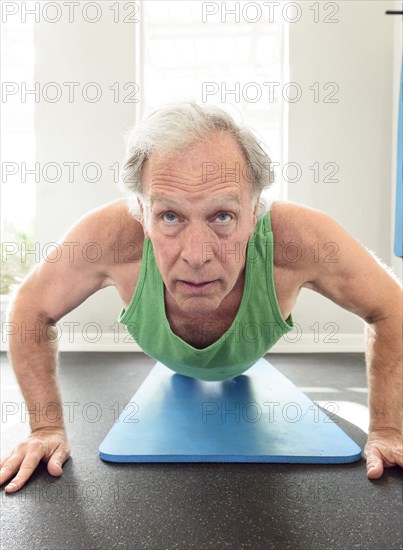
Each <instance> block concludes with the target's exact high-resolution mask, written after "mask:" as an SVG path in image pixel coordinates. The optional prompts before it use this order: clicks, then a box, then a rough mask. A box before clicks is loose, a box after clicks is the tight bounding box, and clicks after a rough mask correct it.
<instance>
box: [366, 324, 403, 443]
mask: <svg viewBox="0 0 403 550" xmlns="http://www.w3.org/2000/svg"><path fill="white" fill-rule="evenodd" d="M365 333H366V352H365V358H366V364H367V378H368V407H369V415H370V425H369V431H374V430H381V429H385V428H393V429H397V430H399V433H400V432H401V431H402V427H403V426H402V402H403V396H402V391H403V387H402V386H403V384H402V377H403V368H402V359H403V357H402V320H401V316H395V317H390V318H389V319H385V320H383V321H380V322H378V323H376V324H372V325H368V324H367V325H366V330H365Z"/></svg>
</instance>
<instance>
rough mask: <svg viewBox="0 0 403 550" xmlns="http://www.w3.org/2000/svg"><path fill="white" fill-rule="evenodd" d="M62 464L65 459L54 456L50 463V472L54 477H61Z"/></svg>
mask: <svg viewBox="0 0 403 550" xmlns="http://www.w3.org/2000/svg"><path fill="white" fill-rule="evenodd" d="M62 464H63V458H62V457H61V456H57V455H53V456H52V458H50V459H49V462H48V472H49V473H50V474H51V475H52V476H61V475H62V473H63V469H62Z"/></svg>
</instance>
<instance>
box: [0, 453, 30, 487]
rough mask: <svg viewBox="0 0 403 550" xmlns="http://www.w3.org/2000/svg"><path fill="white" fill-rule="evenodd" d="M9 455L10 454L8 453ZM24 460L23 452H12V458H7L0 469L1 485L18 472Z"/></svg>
mask: <svg viewBox="0 0 403 550" xmlns="http://www.w3.org/2000/svg"><path fill="white" fill-rule="evenodd" d="M10 456H11V455H10ZM23 460H24V455H23V453H19V454H17V453H12V458H10V459H9V460H7V461H6V462H5V463H4V465H3V466H2V467H1V470H0V485H3V483H4V482H5V481H7V480H8V479H9V478H10V477H11V476H13V475H14V474H15V473H16V472H18V468H19V467H20V465H21V463H22V461H23Z"/></svg>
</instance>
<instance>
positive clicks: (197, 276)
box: [0, 103, 403, 492]
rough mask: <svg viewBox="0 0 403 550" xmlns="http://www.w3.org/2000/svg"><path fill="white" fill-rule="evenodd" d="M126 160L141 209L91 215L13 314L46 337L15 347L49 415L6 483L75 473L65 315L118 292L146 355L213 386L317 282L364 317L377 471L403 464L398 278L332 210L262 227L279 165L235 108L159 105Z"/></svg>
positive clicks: (285, 214) (33, 422) (283, 213)
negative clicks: (64, 366) (60, 369)
mask: <svg viewBox="0 0 403 550" xmlns="http://www.w3.org/2000/svg"><path fill="white" fill-rule="evenodd" d="M127 156H128V160H127V163H126V165H125V169H124V171H123V174H122V176H123V177H122V184H121V186H122V187H123V189H124V190H125V192H127V194H128V202H126V201H125V200H118V201H114V202H113V203H111V204H108V205H106V206H104V207H102V208H98V209H96V210H94V211H92V212H90V213H89V214H87V215H86V216H84V217H83V218H81V219H80V220H79V221H78V222H77V223H76V224H75V225H74V226H73V227H72V228H71V229H70V230H69V232H68V233H67V234H66V235H65V237H64V239H63V242H66V243H67V242H75V243H77V242H78V243H80V246H79V247H78V249H77V250H76V253H75V255H74V261H71V260H70V258H63V257H62V258H61V260H60V261H58V262H53V263H52V262H43V263H42V264H41V265H39V266H38V267H37V268H36V269H35V270H34V271H33V272H32V273H31V274H30V275H29V277H28V278H27V279H26V280H25V281H24V283H23V284H22V286H21V287H20V289H19V291H18V293H17V294H16V296H15V298H14V300H13V303H12V306H11V308H10V312H9V320H10V322H14V323H22V322H24V323H25V325H26V329H27V331H29V330H30V329H31V330H32V328H33V327H34V326H35V325H36V326H37V325H38V324H39V327H40V329H41V330H40V331H38V333H39V335H40V336H39V338H38V334H35V332H34V331H32V332H31V333H29V332H28V336H27V338H26V340H25V341H24V342H22V341H19V338H18V336H11V337H10V351H9V355H10V360H11V362H12V364H13V367H14V369H15V372H16V376H17V380H18V382H19V384H20V386H21V390H22V393H23V395H24V398H25V401H26V403H27V406H28V409H29V410H33V411H35V404H36V403H39V404H40V405H41V407H40V408H39V411H40V413H39V414H38V409H36V411H35V412H36V414H34V413H33V414H32V415H31V417H30V427H31V432H32V433H31V435H30V436H29V438H28V439H27V440H26V441H24V442H22V443H20V444H19V445H18V446H17V447H16V448H15V449H14V450H13V452H12V453H11V455H9V456H8V457H5V458H4V459H3V460H2V462H1V466H2V469H1V477H0V483H4V482H5V481H7V480H9V479H10V478H13V479H12V483H13V485H11V484H10V485H11V486H10V485H8V487H9V488H8V489H7V487H6V490H7V491H10V492H12V491H16V490H18V489H20V488H21V487H22V486H23V485H24V483H25V482H26V480H27V479H28V478H29V477H30V475H31V474H32V472H33V471H34V470H35V468H36V466H37V464H38V463H39V461H40V460H41V459H42V460H44V461H46V462H48V471H49V473H50V474H52V475H55V476H59V475H61V474H62V467H61V466H62V464H63V463H64V462H65V461H66V460H67V458H68V457H69V454H70V448H69V443H68V439H67V433H66V429H65V425H64V421H63V415H62V403H61V395H60V390H59V386H58V382H57V378H56V368H57V346H56V343H55V341H53V342H52V334H53V333H54V332H55V324H56V323H57V321H59V320H60V319H61V318H62V317H63V316H64V315H66V314H67V313H68V312H69V311H71V310H73V309H74V308H75V307H77V306H78V305H79V304H81V303H82V302H83V301H84V300H85V299H86V298H87V297H89V296H90V295H91V294H93V293H94V292H96V291H97V290H100V289H102V288H104V287H106V286H109V285H114V286H115V287H116V288H117V290H118V292H119V294H120V297H121V299H122V302H123V303H124V306H125V307H124V308H123V310H122V312H121V315H120V317H119V320H120V321H121V322H124V323H125V324H126V325H127V328H128V330H129V331H130V332H131V333H132V334H133V336H134V337H135V339H136V340H137V341H138V343H139V345H140V346H141V347H142V349H144V351H145V352H146V353H148V354H149V355H150V356H151V357H155V358H156V359H158V360H161V361H162V362H164V363H165V364H166V365H167V366H169V367H170V368H172V369H173V370H176V371H177V372H181V373H182V374H185V375H188V376H194V377H196V378H202V379H206V380H220V379H226V378H231V377H233V376H236V375H238V374H240V373H241V372H243V371H245V370H246V369H247V368H249V367H250V366H251V365H252V364H253V363H254V362H255V361H256V360H257V359H258V358H259V356H260V357H261V356H262V355H263V354H264V353H265V352H266V351H267V350H268V349H269V347H271V346H272V345H273V344H274V343H275V341H276V340H278V339H279V338H280V337H281V335H282V334H283V333H284V332H285V331H288V330H291V328H292V326H293V322H292V317H291V310H292V308H293V306H294V304H295V302H296V300H297V297H298V295H299V292H300V291H301V288H303V287H306V288H310V289H312V290H314V291H316V292H319V293H320V294H323V295H324V296H326V297H328V298H329V299H331V300H333V301H334V302H335V303H337V304H339V305H340V306H341V307H343V308H345V309H347V310H348V311H352V312H354V313H355V314H356V315H358V316H360V317H361V318H362V319H363V320H364V321H365V327H366V335H367V351H366V359H367V371H368V385H369V395H368V403H369V409H370V426H369V434H368V441H367V444H366V446H365V449H364V455H365V457H366V459H367V470H368V473H367V475H368V478H370V479H373V478H379V477H380V476H381V475H382V473H383V470H384V467H390V466H394V465H399V466H401V467H403V456H402V453H403V438H402V344H401V328H402V314H401V301H402V289H401V286H400V284H399V282H398V281H397V280H396V278H395V277H394V276H393V275H392V274H390V273H389V272H388V270H387V269H385V268H384V266H383V265H382V264H381V263H380V262H379V261H377V260H376V259H375V258H374V257H373V256H372V255H371V254H370V253H369V252H368V251H367V250H366V249H365V248H363V247H362V246H361V245H360V244H359V243H358V242H357V241H356V240H355V239H354V238H353V237H351V236H350V235H349V234H348V233H347V232H346V231H345V230H344V229H343V228H342V227H341V226H340V225H339V224H338V223H337V222H336V221H335V220H333V219H332V218H331V217H330V216H327V215H326V214H323V213H321V212H318V211H316V210H313V209H310V208H306V207H302V206H299V205H296V204H292V203H285V202H277V203H274V204H273V205H272V208H271V209H270V210H269V211H268V212H266V213H263V215H261V216H260V219H259V220H258V211H259V210H258V209H259V199H260V194H261V192H262V190H263V189H264V188H265V187H268V182H269V181H270V158H269V157H268V156H267V154H266V153H265V152H264V150H263V149H262V148H261V146H260V144H259V142H258V141H257V140H256V138H255V136H254V135H253V133H252V132H251V131H250V130H248V129H247V128H244V127H241V126H239V125H236V124H235V123H234V121H233V120H232V119H231V118H230V117H229V116H228V115H227V114H226V113H225V112H223V111H221V110H220V109H214V108H201V107H198V106H197V105H195V104H193V103H184V104H177V105H173V106H167V107H165V108H163V109H160V110H158V111H156V112H155V113H153V114H152V115H151V116H150V117H148V118H147V119H145V120H144V121H143V122H142V124H140V125H139V126H138V127H137V128H136V129H135V131H134V132H133V134H132V135H131V136H130V137H129V143H128V151H127ZM135 201H137V203H138V206H139V208H140V221H138V220H137V219H136V214H135ZM94 241H95V242H97V243H98V245H99V246H100V247H101V250H102V256H101V261H100V262H96V263H93V262H91V261H88V260H86V258H85V254H81V252H83V251H84V250H85V246H86V244H87V243H90V242H94ZM329 242H332V243H336V245H337V247H336V248H337V254H336V259H337V261H335V262H331V263H328V262H318V261H315V257H314V256H313V255H312V254H311V253H310V249H309V247H310V246H311V245H312V244H313V243H319V246H320V247H322V246H324V245H325V244H327V243H329ZM288 243H294V245H296V247H297V255H296V256H295V258H291V259H290V257H289V255H285V254H284V253H283V252H284V246H287V244H288ZM274 244H277V247H275V246H274ZM266 320H267V322H266ZM252 321H254V322H255V328H258V329H263V327H265V328H267V326H268V328H269V329H270V330H267V331H263V330H262V331H261V333H260V337H259V338H257V340H256V343H255V344H253V342H252V343H251V341H250V339H247V338H245V337H244V336H242V335H244V332H243V329H244V328H245V326H246V325H247V324H248V323H250V322H252ZM239 325H240V331H238V332H237V329H238V328H239ZM240 335H241V336H240ZM49 403H53V404H54V406H55V407H56V413H59V414H58V415H57V414H52V415H51V417H52V421H51V420H50V419H49V416H50V415H49V414H48V415H46V414H45V413H43V412H42V411H47V410H48V409H47V405H48V404H49ZM55 418H56V420H54V419H55ZM13 476H15V477H13Z"/></svg>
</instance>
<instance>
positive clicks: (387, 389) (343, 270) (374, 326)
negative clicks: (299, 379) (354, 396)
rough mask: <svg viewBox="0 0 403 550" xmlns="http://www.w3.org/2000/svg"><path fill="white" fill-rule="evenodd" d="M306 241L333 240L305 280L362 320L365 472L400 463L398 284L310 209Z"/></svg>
mask: <svg viewBox="0 0 403 550" xmlns="http://www.w3.org/2000/svg"><path fill="white" fill-rule="evenodd" d="M313 219H314V220H315V221H314V223H313V227H314V230H313V231H312V232H311V239H312V242H319V244H320V245H324V244H326V243H330V242H333V243H335V245H336V247H337V250H338V251H337V254H336V256H335V258H336V261H335V262H334V263H317V264H315V265H312V269H311V274H310V281H309V283H308V284H306V285H305V286H307V287H308V288H311V289H313V290H315V291H316V292H319V293H320V294H322V295H324V296H326V297H327V298H329V299H330V300H332V301H333V302H335V303H337V304H339V305H340V306H342V307H343V308H345V309H346V310H348V311H351V312H353V313H355V314H357V315H358V316H360V317H361V318H362V319H363V320H364V321H365V333H366V354H365V356H366V365H367V377H368V407H369V413H370V425H369V429H368V431H369V436H368V443H367V445H366V448H365V451H364V454H365V455H366V458H367V469H368V477H370V478H376V477H380V476H381V475H382V473H383V465H385V466H386V467H388V466H393V465H400V466H402V467H403V438H402V399H403V397H402V377H403V370H402V368H403V367H402V359H403V357H402V298H403V293H402V288H401V283H400V282H399V281H398V279H397V277H396V276H395V275H394V274H393V272H392V271H391V270H390V268H388V267H387V266H386V265H384V264H383V263H382V262H381V261H380V260H379V259H378V258H376V256H375V255H373V254H371V253H370V252H369V251H368V250H367V249H366V248H365V247H363V246H362V245H360V244H359V242H358V241H357V240H355V239H354V238H353V237H352V236H351V235H349V234H348V232H347V231H346V230H345V229H344V228H343V227H342V226H341V225H340V224H338V223H337V222H336V221H335V220H334V219H332V218H331V217H330V216H327V215H325V214H323V213H316V214H314V215H313Z"/></svg>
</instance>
